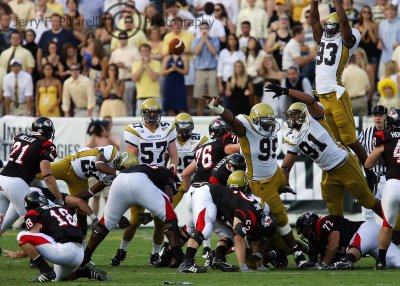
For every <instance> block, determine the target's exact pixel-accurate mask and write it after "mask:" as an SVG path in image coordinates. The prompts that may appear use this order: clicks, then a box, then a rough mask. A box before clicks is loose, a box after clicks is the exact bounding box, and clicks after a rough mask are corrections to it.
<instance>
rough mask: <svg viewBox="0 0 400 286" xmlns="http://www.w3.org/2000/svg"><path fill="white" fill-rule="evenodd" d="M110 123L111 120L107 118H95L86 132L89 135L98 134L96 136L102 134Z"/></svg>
mask: <svg viewBox="0 0 400 286" xmlns="http://www.w3.org/2000/svg"><path fill="white" fill-rule="evenodd" d="M109 124H110V122H109V121H107V120H99V119H97V120H93V119H92V121H91V122H90V124H89V126H88V129H87V131H86V133H87V134H88V135H93V134H94V135H96V136H101V135H102V133H103V131H104V129H107V127H108V125H109Z"/></svg>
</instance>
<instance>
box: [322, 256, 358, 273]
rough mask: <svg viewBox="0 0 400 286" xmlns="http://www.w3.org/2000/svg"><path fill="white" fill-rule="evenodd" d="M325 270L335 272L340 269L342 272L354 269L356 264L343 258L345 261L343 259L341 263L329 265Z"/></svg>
mask: <svg viewBox="0 0 400 286" xmlns="http://www.w3.org/2000/svg"><path fill="white" fill-rule="evenodd" d="M325 269H330V270H335V269H340V270H347V269H354V263H353V262H351V261H348V260H346V259H344V258H343V259H341V260H339V261H336V262H335V263H333V264H332V265H329V266H328V267H326V268H325Z"/></svg>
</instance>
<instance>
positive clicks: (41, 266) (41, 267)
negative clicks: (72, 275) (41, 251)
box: [33, 255, 53, 273]
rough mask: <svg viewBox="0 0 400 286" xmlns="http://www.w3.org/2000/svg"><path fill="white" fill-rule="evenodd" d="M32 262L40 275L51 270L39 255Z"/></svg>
mask: <svg viewBox="0 0 400 286" xmlns="http://www.w3.org/2000/svg"><path fill="white" fill-rule="evenodd" d="M33 262H34V263H35V264H36V265H37V266H38V268H39V270H40V272H41V273H47V272H50V271H52V270H53V268H51V267H50V265H49V264H48V263H47V261H46V260H44V258H43V256H42V255H39V256H38V257H36V258H35V259H33Z"/></svg>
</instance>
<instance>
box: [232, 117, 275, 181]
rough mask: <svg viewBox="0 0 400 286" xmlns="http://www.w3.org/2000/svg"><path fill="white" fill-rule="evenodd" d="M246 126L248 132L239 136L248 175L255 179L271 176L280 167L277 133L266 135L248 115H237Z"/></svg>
mask: <svg viewBox="0 0 400 286" xmlns="http://www.w3.org/2000/svg"><path fill="white" fill-rule="evenodd" d="M236 118H237V119H238V120H240V122H242V123H243V126H244V127H245V128H246V134H245V135H244V136H242V137H239V144H240V149H241V153H242V154H243V155H244V157H245V159H246V165H247V168H246V172H247V177H248V178H249V179H250V180H253V181H262V180H265V179H268V178H271V177H272V176H273V175H274V174H275V172H276V169H277V168H278V163H277V154H276V149H277V147H278V139H277V135H276V134H274V135H273V136H269V137H264V136H262V135H261V134H260V132H259V131H258V127H257V126H256V125H255V124H254V123H253V122H252V120H251V119H250V117H248V116H247V115H243V114H240V115H238V116H237V117H236Z"/></svg>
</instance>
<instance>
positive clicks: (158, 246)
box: [151, 243, 162, 254]
mask: <svg viewBox="0 0 400 286" xmlns="http://www.w3.org/2000/svg"><path fill="white" fill-rule="evenodd" d="M161 247H162V244H155V243H153V251H152V252H151V254H154V253H160V250H161Z"/></svg>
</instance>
